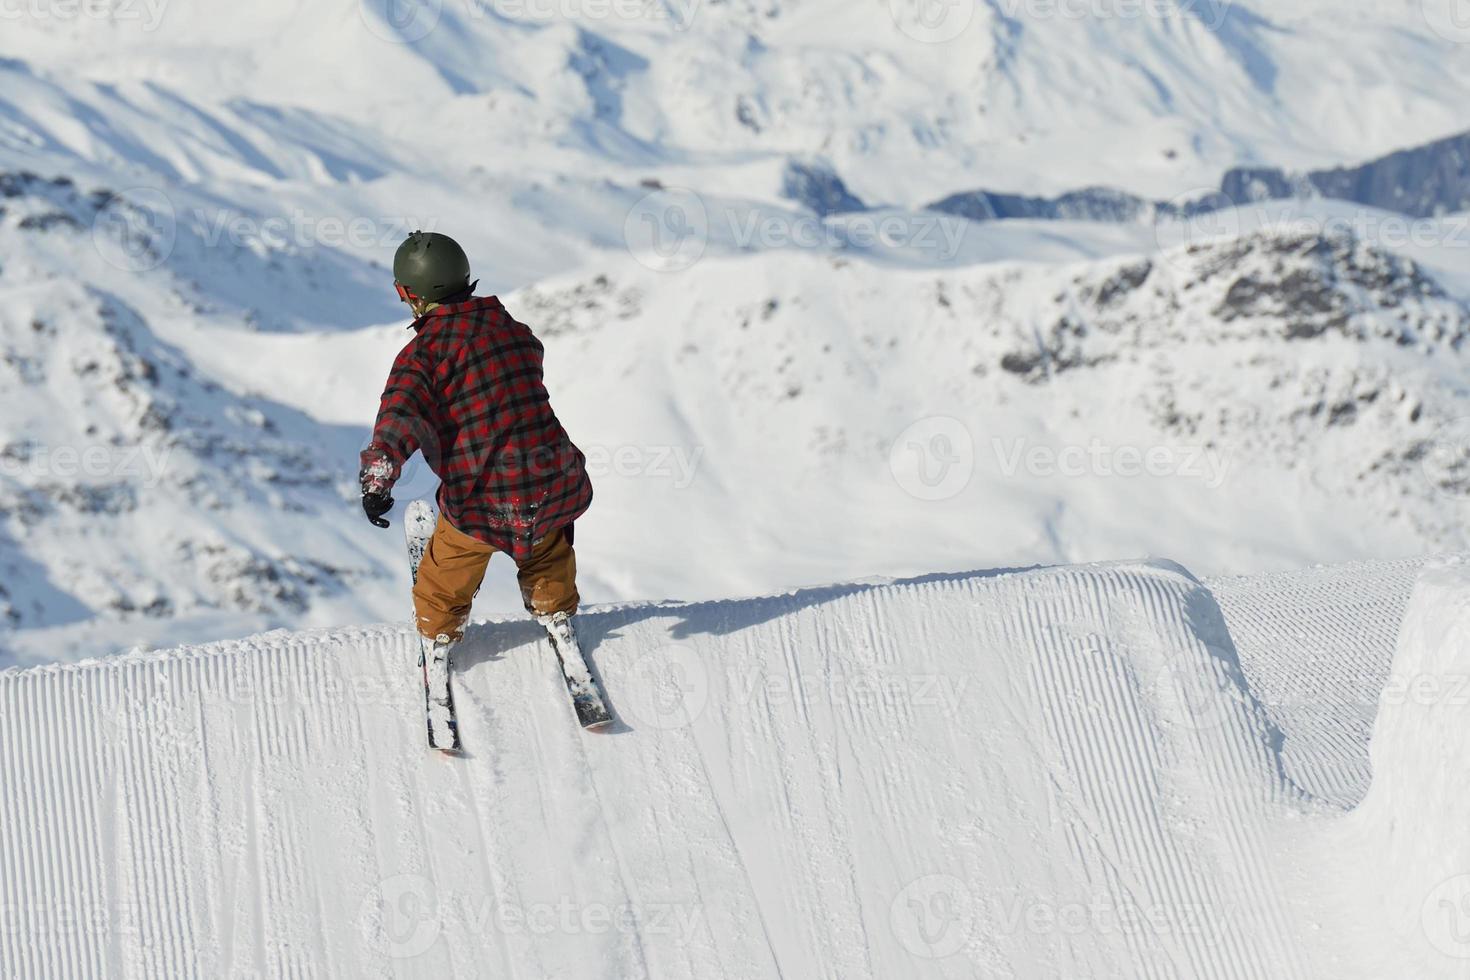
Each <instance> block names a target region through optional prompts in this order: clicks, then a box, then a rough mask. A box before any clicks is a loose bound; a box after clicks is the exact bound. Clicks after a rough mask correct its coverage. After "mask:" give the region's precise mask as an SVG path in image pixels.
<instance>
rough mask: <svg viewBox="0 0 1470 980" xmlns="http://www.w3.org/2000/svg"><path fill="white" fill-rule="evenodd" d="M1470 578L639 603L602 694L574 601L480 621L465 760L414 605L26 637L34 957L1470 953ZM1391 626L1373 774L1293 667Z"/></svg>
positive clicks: (1183, 970)
mask: <svg viewBox="0 0 1470 980" xmlns="http://www.w3.org/2000/svg"><path fill="white" fill-rule="evenodd" d="M1329 581H1330V582H1333V583H1335V588H1334V589H1332V590H1328V589H1327V588H1326V586H1325V583H1327V582H1329ZM1411 584H1412V599H1410V598H1408V597H1407V595H1406V594H1405V592H1406V590H1407V589H1408V588H1409V587H1410V585H1411ZM1217 590H1218V594H1219V595H1222V596H1223V595H1229V596H1230V598H1229V601H1227V602H1225V603H1224V604H1223V611H1222V604H1221V602H1220V601H1218V600H1217ZM1278 595H1285V596H1287V597H1288V601H1285V602H1278V601H1277V600H1276V598H1275V597H1276V596H1278ZM1313 596H1317V597H1318V598H1319V599H1320V600H1321V601H1320V602H1319V601H1317V600H1313V599H1312V598H1311V597H1313ZM1370 609H1371V610H1375V611H1373V612H1371V613H1370V612H1366V611H1365V610H1370ZM1391 609H1398V610H1400V611H1402V613H1403V617H1404V619H1403V629H1402V631H1401V632H1400V631H1398V630H1397V623H1396V622H1391V621H1389V620H1390V619H1391V617H1390V616H1388V614H1387V613H1386V612H1384V611H1385V610H1391ZM1467 610H1470V572H1467V566H1466V565H1465V563H1464V561H1463V560H1462V559H1447V560H1440V561H1437V562H1431V563H1429V564H1428V565H1426V566H1425V567H1424V569H1423V571H1422V572H1420V573H1419V574H1418V577H1417V582H1415V581H1414V574H1413V573H1412V572H1409V571H1407V570H1406V568H1405V567H1404V566H1403V565H1398V564H1381V565H1380V564H1358V565H1352V566H1339V567H1333V568H1322V569H1316V570H1313V571H1311V572H1307V573H1282V574H1277V575H1272V576H1269V577H1266V578H1264V579H1260V580H1251V579H1244V578H1236V579H1231V580H1227V581H1221V582H1215V583H1210V584H1207V583H1201V582H1200V581H1199V580H1197V579H1196V578H1195V577H1193V576H1192V575H1191V574H1190V573H1189V572H1187V571H1186V570H1184V569H1183V568H1182V567H1181V566H1179V565H1176V564H1174V563H1171V562H1165V561H1148V562H1130V563H1111V564H1102V565H1084V566H1071V567H1056V568H1046V569H1035V570H1030V571H1022V572H1004V571H997V572H976V573H967V574H956V575H939V576H926V577H924V578H920V579H913V580H907V581H900V582H894V583H891V584H873V585H852V586H840V587H831V588H824V589H811V590H803V591H798V592H794V593H791V594H788V595H784V596H778V597H771V598H765V599H753V600H742V601H725V602H708V603H695V604H677V603H665V604H659V605H636V604H635V605H623V606H618V607H602V608H598V609H594V610H591V611H589V612H587V613H585V614H584V615H583V616H581V617H579V618H580V620H581V622H580V633H581V636H582V639H583V643H584V644H585V645H586V647H587V648H588V649H589V651H590V659H591V660H592V661H593V663H594V664H595V667H596V669H597V671H598V673H599V675H600V677H601V678H602V680H603V682H604V685H605V686H606V689H607V692H608V696H609V700H610V701H611V702H612V704H613V705H614V707H615V710H616V711H617V713H618V715H619V718H620V723H619V725H618V727H617V728H616V729H614V731H613V732H612V733H610V734H603V735H594V734H589V733H585V732H583V731H581V730H580V729H579V728H578V726H577V724H576V721H575V718H574V716H573V714H572V710H571V706H570V703H569V701H568V699H567V696H566V692H565V689H564V686H563V683H562V680H561V678H560V676H559V674H558V669H557V666H556V662H555V657H554V656H553V655H552V652H551V650H550V649H549V648H548V647H547V645H546V643H545V642H544V638H543V637H541V636H540V632H541V631H540V629H539V628H538V627H537V626H536V625H535V624H534V623H530V622H525V621H519V620H518V621H503V622H502V621H492V622H480V623H477V624H475V625H474V626H472V627H471V629H470V632H469V634H468V637H467V639H466V641H465V643H464V645H463V646H462V647H461V648H460V649H459V651H458V654H457V658H458V659H457V663H456V666H455V673H454V684H455V695H456V703H457V706H458V709H459V714H460V725H461V732H462V734H463V738H464V743H465V749H466V755H465V756H464V757H462V758H456V759H449V758H445V757H442V756H438V755H436V754H433V753H429V752H428V751H427V750H426V749H425V748H424V747H423V729H422V720H421V716H420V714H419V712H420V711H421V705H420V704H419V703H418V700H419V691H418V683H417V680H418V679H417V666H416V663H417V661H416V657H417V643H416V641H415V640H414V638H413V637H412V636H411V635H410V633H409V631H408V630H407V629H406V628H401V627H394V626H375V627H360V628H352V629H346V630H336V631H314V632H306V633H285V632H276V633H271V634H265V635H260V636H256V637H253V638H250V639H247V640H242V641H236V642H230V643H219V644H213V645H210V646H205V647H195V648H178V649H174V650H169V651H162V652H156V653H136V654H131V655H128V656H126V657H114V658H108V659H105V660H100V661H91V662H87V663H83V664H78V665H65V666H61V665H58V666H47V667H39V668H32V669H28V670H10V671H7V672H4V673H0V730H3V733H4V737H3V739H0V801H3V804H0V805H3V806H4V808H5V813H4V819H3V820H0V854H3V855H4V860H5V862H6V868H7V873H6V875H5V876H4V877H3V884H0V887H3V889H4V897H3V903H4V907H5V909H6V910H7V915H8V916H10V919H9V921H8V923H7V932H6V936H7V939H8V941H7V942H6V943H5V944H3V945H0V973H3V974H4V975H6V976H60V975H65V976H92V975H108V976H135V975H144V976H184V975H207V976H234V975H254V974H265V975H272V976H275V975H281V974H297V975H327V976H349V975H350V976H364V977H367V976H383V977H388V976H393V977H420V976H422V977H430V976H446V975H453V976H470V975H484V974H485V972H486V971H492V972H495V973H496V974H497V975H499V974H505V975H522V976H578V977H609V978H627V977H642V976H649V977H655V976H656V977H690V978H694V977H700V978H702V977H708V976H725V977H774V976H787V977H791V976H802V977H807V976H842V977H854V978H861V977H875V978H876V977H894V976H914V977H968V976H975V975H986V976H1026V977H1030V976H1062V975H1085V976H1161V977H1162V976H1199V977H1204V976H1218V977H1268V976H1269V977H1292V976H1301V977H1315V976H1322V977H1327V976H1331V977H1339V978H1353V977H1363V978H1377V977H1382V976H1386V975H1413V976H1417V977H1426V978H1428V977H1454V976H1464V975H1465V966H1464V964H1465V955H1466V951H1465V949H1464V946H1463V942H1462V940H1461V939H1460V938H1459V937H1460V936H1462V935H1463V933H1462V932H1461V931H1457V930H1459V929H1460V928H1462V927H1463V925H1464V919H1463V908H1464V906H1463V904H1462V901H1461V900H1462V898H1463V895H1464V888H1463V882H1464V877H1463V872H1464V871H1465V869H1466V868H1467V867H1470V863H1467V862H1470V854H1466V853H1464V847H1463V828H1464V825H1465V818H1466V816H1467V815H1466V814H1465V813H1464V806H1463V800H1464V799H1465V798H1466V788H1465V786H1464V785H1463V782H1464V780H1463V778H1462V777H1461V773H1462V772H1463V769H1464V767H1463V765H1462V764H1461V763H1462V760H1463V758H1464V756H1465V754H1466V750H1467V749H1470V746H1467V745H1465V744H1464V741H1465V739H1464V731H1465V726H1464V724H1463V717H1462V715H1463V699H1458V700H1457V699H1455V698H1453V697H1448V696H1447V697H1442V698H1441V697H1429V696H1424V694H1425V692H1426V691H1429V692H1430V693H1434V692H1439V693H1443V694H1445V695H1452V694H1453V691H1451V690H1450V689H1449V688H1448V687H1446V686H1445V685H1448V684H1451V683H1453V682H1454V681H1455V680H1456V679H1457V678H1458V679H1460V680H1463V676H1464V673H1465V665H1464V664H1463V663H1462V662H1461V661H1462V660H1463V655H1464V650H1465V649H1466V640H1467V631H1470V613H1467ZM1363 627H1371V628H1372V630H1373V631H1375V632H1374V633H1373V637H1374V638H1372V639H1367V638H1365V639H1362V640H1360V641H1359V644H1358V652H1357V654H1356V655H1355V656H1356V659H1353V658H1346V659H1343V660H1341V661H1338V662H1335V663H1334V662H1328V661H1323V662H1319V663H1316V664H1314V668H1315V674H1316V676H1317V677H1319V678H1320V681H1321V684H1322V686H1323V688H1324V690H1332V689H1333V688H1335V687H1336V686H1339V685H1341V684H1343V683H1350V682H1351V681H1352V677H1351V675H1352V672H1353V671H1354V669H1355V668H1356V667H1357V666H1359V665H1361V666H1366V667H1369V668H1371V669H1375V670H1384V671H1390V670H1391V673H1392V675H1393V677H1394V678H1395V681H1396V683H1395V682H1391V683H1388V684H1387V686H1386V687H1385V689H1384V691H1385V693H1384V699H1383V703H1382V706H1381V708H1380V709H1379V711H1378V715H1377V720H1376V722H1375V723H1374V729H1373V737H1372V753H1371V759H1372V787H1371V789H1369V790H1368V792H1367V795H1366V797H1364V798H1363V799H1362V800H1361V802H1358V801H1353V802H1343V801H1341V800H1334V799H1330V798H1327V797H1324V796H1319V795H1317V794H1316V793H1314V792H1313V791H1312V790H1311V789H1310V788H1309V787H1311V786H1312V780H1313V778H1314V777H1316V776H1320V775H1321V774H1320V773H1317V772H1315V771H1314V767H1315V766H1316V765H1317V764H1318V763H1319V762H1321V763H1322V764H1323V765H1324V766H1325V767H1326V768H1329V769H1330V767H1331V766H1332V765H1334V764H1335V763H1334V760H1333V759H1332V758H1331V757H1330V756H1315V755H1313V754H1312V753H1311V752H1303V751H1300V750H1298V751H1296V752H1295V753H1293V750H1292V746H1293V744H1294V743H1295V742H1296V741H1297V740H1298V739H1305V740H1306V741H1307V742H1308V743H1311V742H1313V741H1314V740H1315V739H1317V737H1318V735H1317V734H1316V730H1317V729H1320V727H1321V725H1320V720H1319V719H1314V718H1313V717H1312V716H1311V715H1295V714H1292V713H1291V712H1289V711H1288V712H1285V713H1282V712H1280V711H1277V712H1275V713H1273V712H1272V711H1271V710H1269V706H1268V705H1267V704H1266V703H1265V702H1263V701H1262V699H1261V692H1269V691H1272V690H1278V691H1279V690H1281V689H1282V687H1283V685H1289V684H1290V683H1292V682H1293V680H1292V678H1293V671H1295V670H1297V669H1298V663H1297V658H1298V657H1299V656H1301V655H1303V654H1309V653H1310V652H1311V651H1312V650H1313V649H1315V645H1316V644H1317V643H1318V642H1319V637H1320V636H1321V635H1323V634H1322V633H1320V632H1319V631H1320V630H1324V629H1325V630H1329V631H1330V630H1336V631H1337V632H1338V633H1340V634H1341V635H1344V636H1347V635H1349V634H1351V633H1352V632H1353V631H1355V630H1357V629H1359V628H1363ZM1237 632H1239V633H1240V635H1242V636H1247V635H1248V636H1250V637H1251V641H1250V643H1251V644H1252V645H1255V646H1257V647H1259V645H1260V644H1269V645H1270V646H1271V649H1272V653H1271V655H1270V656H1261V655H1259V653H1257V654H1250V655H1247V654H1245V653H1243V652H1242V651H1244V650H1246V649H1247V648H1248V647H1245V646H1242V647H1240V648H1237V646H1236V642H1235V640H1234V635H1235V634H1236V633H1237ZM1327 635H1334V634H1332V633H1329V634H1327ZM1385 637H1396V641H1397V651H1396V652H1395V649H1394V647H1393V645H1392V643H1393V640H1389V641H1388V643H1387V645H1382V644H1381V643H1380V641H1381V640H1383V638H1385ZM1434 685H1439V686H1438V687H1434ZM1431 688H1433V690H1432V691H1431ZM1414 692H1418V693H1414ZM1318 707H1321V705H1319V706H1318ZM1298 719H1302V720H1303V721H1304V723H1305V728H1304V729H1303V730H1301V731H1298V730H1297V729H1296V728H1295V727H1294V726H1295V725H1296V724H1297V721H1298ZM1345 730H1348V729H1345ZM1355 737H1356V744H1355V746H1354V748H1355V749H1356V750H1358V751H1363V752H1366V751H1367V744H1366V735H1365V734H1363V733H1358V734H1357V735H1356V736H1355ZM1293 760H1294V761H1293ZM1324 785H1328V786H1329V787H1331V785H1332V784H1331V783H1330V782H1328V783H1325V784H1324ZM1456 916H1459V918H1456ZM68 923H71V925H68Z"/></svg>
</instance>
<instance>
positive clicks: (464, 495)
mask: <svg viewBox="0 0 1470 980" xmlns="http://www.w3.org/2000/svg"><path fill="white" fill-rule="evenodd" d="M393 278H394V280H395V285H396V286H397V289H398V296H399V298H400V299H402V300H403V302H405V303H407V304H408V305H409V308H410V309H411V310H412V311H413V316H414V320H413V323H412V324H410V327H411V328H412V330H413V331H414V336H413V338H412V339H411V340H410V341H409V342H408V344H407V345H406V346H405V347H404V348H403V350H402V351H400V352H399V354H398V357H397V358H396V359H395V360H394V362H393V368H392V370H391V371H390V373H389V375H388V384H387V387H386V388H385V389H384V391H383V400H382V405H381V407H380V408H379V411H378V418H377V424H376V425H375V426H374V427H373V438H372V441H371V442H370V443H369V445H368V447H367V448H366V449H364V450H363V452H362V471H361V473H360V478H361V481H362V507H363V510H364V511H365V512H366V514H367V516H368V519H369V520H370V521H372V522H373V524H375V525H377V526H378V527H387V526H388V521H387V520H386V519H385V518H384V515H385V514H387V513H388V512H389V511H390V510H392V509H393V495H392V493H393V484H394V481H395V480H396V479H397V478H398V476H399V474H400V472H401V470H402V467H403V465H404V463H405V462H406V461H407V460H408V458H409V457H410V456H412V455H413V453H414V451H415V450H422V452H423V454H424V458H425V460H426V461H427V462H428V464H429V466H430V467H432V468H433V470H434V472H435V473H436V474H437V475H438V476H439V479H440V481H441V485H440V487H439V495H438V502H439V519H438V523H437V525H436V526H435V528H434V533H433V537H432V538H431V539H430V540H429V543H428V547H427V548H426V550H425V552H424V556H423V560H422V562H421V564H420V566H419V570H418V578H417V580H416V581H415V584H414V589H413V602H414V612H415V615H416V617H417V623H418V629H419V632H420V633H421V634H422V635H423V638H424V641H425V648H426V655H427V657H428V664H429V665H430V666H431V667H432V668H434V672H435V673H438V672H440V671H442V673H443V683H444V684H445V694H446V697H447V678H448V663H449V654H450V651H451V650H452V648H453V647H454V645H455V644H457V643H458V642H459V641H460V639H461V638H462V637H463V636H464V630H465V624H466V622H467V621H468V618H469V613H470V605H471V603H472V601H473V600H474V597H475V594H476V592H478V591H479V588H480V584H481V582H482V581H483V579H484V577H485V570H486V567H487V566H488V564H489V562H490V557H491V556H492V555H493V554H495V553H496V552H501V553H503V554H505V555H507V556H509V557H510V558H511V560H512V561H514V562H515V564H516V567H517V570H518V572H517V577H518V579H519V581H520V588H521V598H522V600H523V601H524V603H525V606H526V610H527V611H528V612H529V613H531V615H532V616H534V617H535V618H536V620H537V622H539V623H540V624H541V625H542V626H543V627H545V628H546V630H547V632H548V634H549V635H550V638H551V640H552V644H553V646H554V647H556V648H557V650H558V653H559V654H560V653H561V652H562V650H563V645H564V644H567V643H570V644H571V645H572V646H573V647H575V644H576V634H575V631H574V630H573V628H572V622H571V617H572V615H573V614H574V613H575V612H576V611H577V603H578V601H579V597H578V594H577V560H576V553H575V552H574V551H573V548H572V540H573V522H575V521H576V520H577V518H578V517H580V516H582V514H583V513H585V512H586V510H587V508H588V506H589V505H590V504H591V502H592V483H591V481H590V480H589V479H588V476H587V471H586V459H585V457H584V456H583V455H582V453H581V451H580V450H578V449H577V447H576V446H575V445H573V444H572V441H571V439H570V438H568V436H567V433H566V431H565V430H564V429H563V428H562V426H561V423H560V422H558V421H557V418H556V415H555V413H553V412H552V410H551V402H550V399H549V397H548V396H547V393H546V388H545V386H544V385H543V384H542V374H541V365H542V355H543V353H544V348H543V347H542V345H541V342H540V341H538V340H537V339H536V337H535V336H534V335H533V334H532V333H531V330H530V328H528V327H527V326H526V325H525V324H522V323H519V322H518V321H516V320H515V319H514V318H513V317H511V315H510V314H509V313H507V312H506V311H505V307H504V306H502V305H501V303H500V300H499V299H497V298H496V297H494V296H485V297H481V296H476V295H475V286H476V285H478V282H471V281H470V263H469V259H468V257H467V256H466V255H465V252H464V249H462V248H460V246H459V245H458V244H457V243H455V241H454V240H453V239H451V238H449V237H448V236H446V235H440V234H437V233H434V232H422V231H416V232H414V233H413V234H411V235H409V236H408V239H407V240H406V241H405V242H404V243H403V244H402V245H400V246H399V248H398V252H397V254H396V255H395V256H394V258H393ZM579 658H580V655H579ZM428 681H429V677H428V668H427V667H426V683H428Z"/></svg>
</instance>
